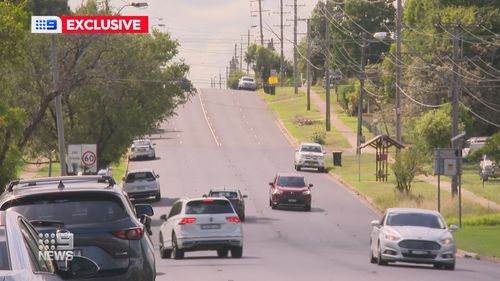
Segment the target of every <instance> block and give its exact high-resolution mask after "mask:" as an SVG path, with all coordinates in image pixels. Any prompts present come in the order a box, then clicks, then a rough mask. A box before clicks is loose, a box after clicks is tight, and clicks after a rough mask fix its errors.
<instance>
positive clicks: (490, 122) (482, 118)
mask: <svg viewBox="0 0 500 281" xmlns="http://www.w3.org/2000/svg"><path fill="white" fill-rule="evenodd" d="M460 104H461V105H462V106H463V107H464V108H465V109H466V110H467V111H469V112H470V113H472V115H474V116H476V117H477V118H479V119H481V120H482V121H483V122H486V123H488V124H490V125H493V126H495V127H497V128H500V125H499V124H496V123H494V122H493V121H490V120H488V119H486V118H484V117H482V116H481V115H479V114H477V113H475V112H474V111H472V109H470V108H469V107H467V106H466V105H465V104H463V103H462V102H460Z"/></svg>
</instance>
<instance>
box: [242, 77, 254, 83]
mask: <svg viewBox="0 0 500 281" xmlns="http://www.w3.org/2000/svg"><path fill="white" fill-rule="evenodd" d="M243 81H247V82H253V81H254V80H253V78H243Z"/></svg>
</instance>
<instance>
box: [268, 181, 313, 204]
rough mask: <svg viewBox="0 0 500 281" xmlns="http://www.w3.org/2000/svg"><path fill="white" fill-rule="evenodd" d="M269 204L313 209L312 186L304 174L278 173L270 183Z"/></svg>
mask: <svg viewBox="0 0 500 281" xmlns="http://www.w3.org/2000/svg"><path fill="white" fill-rule="evenodd" d="M269 186H270V189H269V206H271V208H273V209H276V208H278V207H280V206H285V207H295V206H298V207H302V208H304V210H306V211H310V210H311V187H313V185H312V184H306V180H305V179H304V176H302V175H300V174H296V173H278V174H276V176H275V177H274V180H273V181H272V182H270V183H269Z"/></svg>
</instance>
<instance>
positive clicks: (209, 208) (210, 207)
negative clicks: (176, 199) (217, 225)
mask: <svg viewBox="0 0 500 281" xmlns="http://www.w3.org/2000/svg"><path fill="white" fill-rule="evenodd" d="M231 213H234V211H233V208H232V207H231V203H230V202H229V201H226V200H212V199H205V200H199V201H191V202H188V203H187V204H186V214H187V215H201V214H231Z"/></svg>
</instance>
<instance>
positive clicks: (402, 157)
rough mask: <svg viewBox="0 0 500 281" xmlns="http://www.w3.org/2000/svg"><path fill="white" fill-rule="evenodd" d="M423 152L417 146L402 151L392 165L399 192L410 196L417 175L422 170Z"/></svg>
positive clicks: (396, 187)
mask: <svg viewBox="0 0 500 281" xmlns="http://www.w3.org/2000/svg"><path fill="white" fill-rule="evenodd" d="M421 159H422V158H421V154H420V152H419V151H418V149H416V148H409V149H406V150H402V151H400V152H399V153H398V154H397V155H396V162H395V163H394V164H392V165H391V168H392V171H393V172H394V176H395V177H396V186H395V189H396V191H397V192H398V193H399V194H403V195H405V196H409V195H410V194H411V188H412V184H413V180H414V179H415V176H416V175H417V174H418V173H419V172H420V171H421V169H422V168H421V165H422V163H421Z"/></svg>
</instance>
